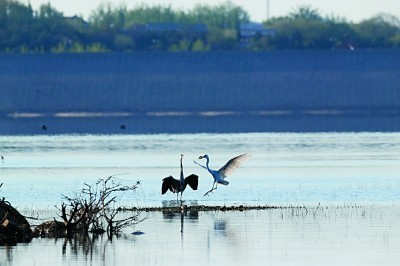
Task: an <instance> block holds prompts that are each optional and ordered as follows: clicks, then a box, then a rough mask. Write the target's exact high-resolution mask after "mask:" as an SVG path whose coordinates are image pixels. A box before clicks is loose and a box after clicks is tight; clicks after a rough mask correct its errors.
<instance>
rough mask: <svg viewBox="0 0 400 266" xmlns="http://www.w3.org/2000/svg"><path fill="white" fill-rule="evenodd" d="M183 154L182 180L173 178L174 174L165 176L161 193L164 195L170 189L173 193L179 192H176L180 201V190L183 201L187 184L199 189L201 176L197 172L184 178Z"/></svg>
mask: <svg viewBox="0 0 400 266" xmlns="http://www.w3.org/2000/svg"><path fill="white" fill-rule="evenodd" d="M182 160H183V154H181V177H180V180H177V179H175V178H173V177H172V176H168V177H166V178H164V179H163V180H162V181H163V182H162V186H161V194H162V195H164V194H165V193H166V192H167V191H168V189H169V190H170V191H171V192H172V193H177V194H176V200H177V201H178V194H179V192H180V193H181V201H182V194H183V191H184V190H185V189H186V186H187V185H189V186H190V187H191V188H192V189H193V190H197V187H198V184H199V177H198V176H197V175H195V174H191V175H190V176H187V177H186V178H184V175H183V164H182Z"/></svg>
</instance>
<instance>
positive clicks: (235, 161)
mask: <svg viewBox="0 0 400 266" xmlns="http://www.w3.org/2000/svg"><path fill="white" fill-rule="evenodd" d="M250 157H251V154H250V153H244V154H242V155H239V156H236V157H235V158H232V159H230V160H229V161H228V162H227V163H226V164H225V165H224V166H222V167H221V168H220V169H219V170H218V171H217V170H213V169H210V167H209V166H208V164H209V162H210V157H208V154H205V155H203V156H200V157H199V160H200V159H206V160H207V161H206V166H204V165H201V164H199V163H198V162H196V161H195V160H193V162H194V163H195V164H197V165H199V166H201V167H203V168H204V169H206V170H208V172H209V173H210V174H211V175H212V177H213V178H214V183H213V186H212V188H211V189H210V190H209V191H207V192H206V193H205V194H204V196H207V195H208V194H209V193H211V192H213V191H214V190H215V189H217V185H218V184H222V185H225V186H227V185H228V184H229V182H228V181H226V180H225V178H227V177H228V176H229V175H231V174H232V173H233V172H234V171H235V170H236V169H237V168H238V167H239V166H240V165H241V164H242V163H243V162H244V161H246V160H248V159H249V158H250Z"/></svg>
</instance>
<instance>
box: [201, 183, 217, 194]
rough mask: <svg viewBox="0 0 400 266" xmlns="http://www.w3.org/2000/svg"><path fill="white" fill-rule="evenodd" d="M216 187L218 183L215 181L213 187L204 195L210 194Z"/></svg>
mask: <svg viewBox="0 0 400 266" xmlns="http://www.w3.org/2000/svg"><path fill="white" fill-rule="evenodd" d="M214 185H215V188H214ZM216 189H217V183H216V182H215V181H214V184H213V186H212V188H211V189H210V190H209V191H207V192H206V194H204V195H203V197H205V196H208V194H210V193H211V192H213V191H214V190H216Z"/></svg>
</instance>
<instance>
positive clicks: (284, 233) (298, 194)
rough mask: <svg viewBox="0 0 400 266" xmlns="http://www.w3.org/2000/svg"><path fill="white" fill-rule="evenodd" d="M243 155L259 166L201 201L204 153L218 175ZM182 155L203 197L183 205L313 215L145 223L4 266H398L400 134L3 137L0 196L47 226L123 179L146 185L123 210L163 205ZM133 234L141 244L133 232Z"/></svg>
mask: <svg viewBox="0 0 400 266" xmlns="http://www.w3.org/2000/svg"><path fill="white" fill-rule="evenodd" d="M244 152H251V153H252V158H251V159H250V160H249V161H246V162H245V163H244V164H243V165H242V166H241V167H240V168H239V169H238V170H237V171H236V172H235V173H234V174H233V175H232V176H231V177H229V178H228V180H229V182H230V184H229V185H228V186H226V187H225V186H219V187H218V189H217V190H216V191H215V192H214V193H212V194H211V195H210V196H208V197H203V194H204V193H205V192H206V191H207V190H209V189H210V188H211V186H212V182H213V181H212V179H211V177H210V176H209V174H208V173H207V172H206V171H205V170H204V169H202V168H200V167H199V166H196V165H195V164H194V163H193V162H192V160H193V159H196V158H197V157H198V156H199V155H203V154H204V153H208V154H209V156H210V160H211V161H210V167H211V168H215V169H218V168H219V167H220V166H222V165H223V164H224V163H225V162H226V161H227V160H229V159H230V158H232V157H233V156H235V155H239V154H241V153H244ZM181 153H184V154H185V158H184V169H185V175H189V174H191V173H195V174H197V175H199V176H200V180H199V189H198V191H192V190H191V189H190V188H188V189H187V190H186V191H185V192H184V194H183V198H184V200H185V204H188V205H242V204H243V205H274V206H305V207H306V208H302V209H298V208H287V209H271V210H266V211H245V212H199V213H187V214H186V215H182V216H181V215H180V214H177V215H166V214H162V213H142V214H141V218H147V219H146V220H145V221H143V222H141V223H139V224H138V225H137V226H136V227H135V228H129V229H127V231H126V232H125V233H124V234H123V236H122V237H121V238H118V239H114V240H113V241H112V242H110V241H107V240H106V239H105V238H104V239H102V238H101V239H97V240H95V241H94V242H93V243H91V244H89V242H88V240H76V241H72V242H65V241H64V239H59V240H57V241H56V240H54V239H34V240H33V241H32V242H31V243H29V244H19V245H17V246H16V247H0V254H1V253H2V254H1V256H0V258H1V259H0V265H89V264H95V265H122V264H125V263H126V264H131V263H132V261H135V262H136V263H138V264H140V265H164V264H176V263H178V264H181V263H180V262H179V261H180V260H182V264H185V265H186V264H188V263H191V264H195V265H200V264H201V265H211V264H213V265H215V264H221V263H230V264H232V265H243V264H244V263H251V264H260V263H263V264H267V263H268V264H273V265H293V264H303V265H313V264H315V265H333V264H335V265H366V264H370V265H376V264H377V263H384V264H385V265H395V263H397V262H398V260H399V259H400V256H399V255H398V248H399V246H400V229H399V226H398V225H399V224H400V205H399V203H400V193H399V191H400V174H399V173H400V165H399V163H398V162H399V160H400V134H399V133H315V134H308V133H304V134H294V133H293V134H292V133H290V134H280V133H274V134H272V133H256V134H187V135H164V134H162V135H53V136H2V137H1V138H0V154H2V155H3V156H4V157H5V159H4V163H1V165H0V183H3V186H2V188H1V189H0V195H1V197H5V198H6V199H7V200H8V201H10V202H11V203H12V204H13V206H15V207H17V208H18V210H20V211H22V212H23V213H24V214H27V215H29V216H37V215H39V216H40V218H42V219H44V220H49V219H50V220H51V219H52V217H54V216H55V215H56V214H55V212H56V209H55V207H54V205H56V204H58V205H59V204H60V203H61V200H62V196H61V195H62V194H64V195H69V196H73V195H75V193H78V192H79V191H80V189H81V188H82V187H83V184H84V183H88V184H94V182H95V181H96V180H97V179H98V178H105V177H107V176H110V175H116V176H117V177H118V178H119V180H120V181H121V182H123V183H124V184H134V183H135V182H136V181H138V180H140V181H141V185H140V186H139V188H138V189H137V190H136V191H135V192H131V193H127V194H125V195H124V196H123V197H122V198H120V202H121V204H122V205H124V206H127V207H144V206H163V205H165V204H170V203H171V202H175V199H176V195H173V194H166V195H161V193H160V192H161V191H160V190H161V179H162V178H163V177H166V176H168V175H170V174H172V175H173V176H175V177H176V178H177V177H178V176H179V158H180V154H181ZM33 223H37V222H33ZM182 229H183V230H182ZM135 230H140V231H141V232H144V234H143V235H132V234H130V233H131V232H133V231H135ZM181 230H182V233H181ZM172 248H173V250H174V252H171V249H172ZM396 265H397V264H396Z"/></svg>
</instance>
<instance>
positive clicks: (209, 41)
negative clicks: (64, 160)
mask: <svg viewBox="0 0 400 266" xmlns="http://www.w3.org/2000/svg"><path fill="white" fill-rule="evenodd" d="M249 22H250V17H249V14H248V13H247V12H246V11H245V10H244V9H243V8H241V7H239V6H236V5H234V4H232V3H231V2H226V3H224V4H220V5H216V6H208V5H196V6H195V7H194V8H193V9H191V10H188V11H182V10H174V9H172V8H171V7H170V6H147V5H140V6H137V7H135V8H133V9H128V8H126V6H123V5H121V6H118V7H113V6H112V5H111V4H103V5H101V6H99V7H98V8H97V9H96V10H94V11H93V12H92V14H91V16H90V17H89V19H88V21H85V20H84V19H83V18H82V17H79V16H74V17H65V16H64V15H63V14H62V13H61V12H59V11H58V10H56V9H55V8H53V7H52V6H51V5H50V4H46V5H42V6H40V8H39V9H38V10H33V8H32V6H31V5H30V4H23V3H20V2H18V1H15V0H0V52H10V53H26V52H38V53H39V52H106V51H124V52H126V51H210V50H238V49H242V50H250V51H263V50H271V49H375V48H399V47H400V22H399V19H398V18H397V17H394V16H391V15H387V14H382V15H379V16H376V17H373V18H370V19H367V20H364V21H362V22H360V23H351V22H347V21H346V20H344V19H341V18H337V17H322V16H321V15H320V14H319V12H318V10H315V9H313V8H311V7H308V6H302V7H298V8H297V9H295V10H294V11H293V12H291V13H290V14H288V15H287V16H284V17H278V18H272V19H270V20H269V21H265V22H264V23H263V25H264V26H265V27H266V28H267V29H268V30H269V31H268V32H269V34H264V32H262V31H260V32H258V31H257V30H256V31H255V33H253V34H252V35H250V36H249V35H245V34H244V32H243V28H242V27H241V25H245V24H247V23H249Z"/></svg>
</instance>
